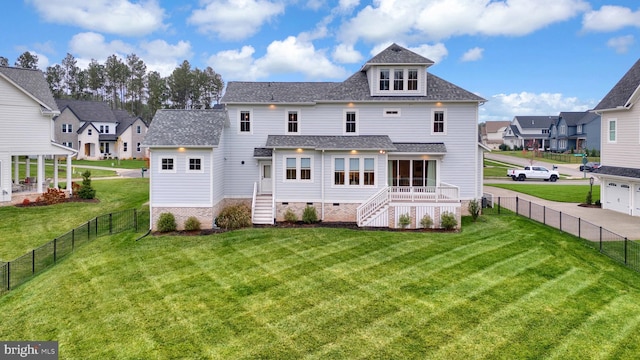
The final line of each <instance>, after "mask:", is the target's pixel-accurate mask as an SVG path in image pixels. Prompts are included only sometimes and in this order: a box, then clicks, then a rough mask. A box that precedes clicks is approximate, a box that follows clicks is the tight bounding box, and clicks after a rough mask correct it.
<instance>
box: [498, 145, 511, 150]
mask: <svg viewBox="0 0 640 360" xmlns="http://www.w3.org/2000/svg"><path fill="white" fill-rule="evenodd" d="M498 149H500V151H508V150H511V148H509V145H507V144H500V146H499V147H498Z"/></svg>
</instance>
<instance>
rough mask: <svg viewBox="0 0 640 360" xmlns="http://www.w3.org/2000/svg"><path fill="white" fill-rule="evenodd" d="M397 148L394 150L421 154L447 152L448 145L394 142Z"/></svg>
mask: <svg viewBox="0 0 640 360" xmlns="http://www.w3.org/2000/svg"><path fill="white" fill-rule="evenodd" d="M393 145H394V146H395V147H396V150H394V151H392V152H402V153H420V154H446V153H447V147H446V146H444V143H397V142H395V143H393Z"/></svg>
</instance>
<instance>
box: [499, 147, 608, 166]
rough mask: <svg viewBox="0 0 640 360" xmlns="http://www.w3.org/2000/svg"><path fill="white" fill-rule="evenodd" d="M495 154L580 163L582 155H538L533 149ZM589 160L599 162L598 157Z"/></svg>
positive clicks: (544, 153) (549, 153) (554, 161)
mask: <svg viewBox="0 0 640 360" xmlns="http://www.w3.org/2000/svg"><path fill="white" fill-rule="evenodd" d="M496 154H500V155H509V156H514V157H518V158H521V159H536V160H541V161H547V162H553V163H563V164H581V163H582V156H574V154H555V153H551V152H540V153H539V156H536V153H535V152H533V151H522V150H520V151H496ZM588 159H589V161H595V162H600V157H599V156H596V157H592V156H589V157H588Z"/></svg>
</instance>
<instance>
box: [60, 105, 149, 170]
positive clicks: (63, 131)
mask: <svg viewBox="0 0 640 360" xmlns="http://www.w3.org/2000/svg"><path fill="white" fill-rule="evenodd" d="M56 103H57V105H58V108H59V109H60V114H59V115H58V116H56V117H55V118H54V123H55V125H54V136H55V140H56V141H57V142H59V143H61V144H63V145H65V146H68V147H70V148H73V149H75V150H77V151H78V159H87V160H99V159H105V158H118V159H141V158H144V157H146V153H145V151H144V150H143V149H142V148H141V145H142V140H143V139H144V136H145V135H146V133H147V130H148V126H147V124H146V123H145V122H144V121H143V120H142V118H140V117H136V116H132V115H130V114H129V113H128V112H127V111H125V110H113V109H111V106H110V105H109V104H108V103H106V102H104V101H89V100H74V99H57V100H56Z"/></svg>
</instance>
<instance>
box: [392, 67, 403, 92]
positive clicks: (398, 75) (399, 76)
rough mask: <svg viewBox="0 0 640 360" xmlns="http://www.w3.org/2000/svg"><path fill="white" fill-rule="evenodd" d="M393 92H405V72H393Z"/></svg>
mask: <svg viewBox="0 0 640 360" xmlns="http://www.w3.org/2000/svg"><path fill="white" fill-rule="evenodd" d="M393 90H399V91H402V90H404V71H403V70H394V71H393Z"/></svg>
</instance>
